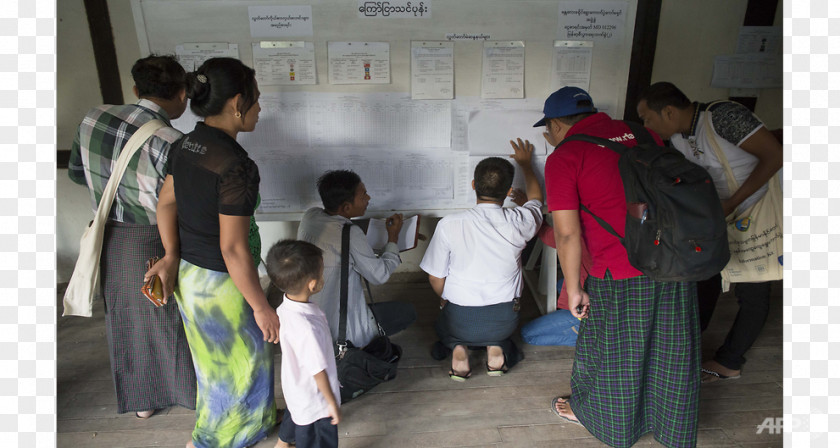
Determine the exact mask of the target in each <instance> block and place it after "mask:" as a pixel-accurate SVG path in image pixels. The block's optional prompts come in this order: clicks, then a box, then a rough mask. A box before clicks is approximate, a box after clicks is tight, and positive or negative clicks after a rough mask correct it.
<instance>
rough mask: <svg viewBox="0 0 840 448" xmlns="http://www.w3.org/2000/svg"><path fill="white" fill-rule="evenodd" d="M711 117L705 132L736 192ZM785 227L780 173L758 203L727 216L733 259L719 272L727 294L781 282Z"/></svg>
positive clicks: (774, 177)
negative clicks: (739, 286)
mask: <svg viewBox="0 0 840 448" xmlns="http://www.w3.org/2000/svg"><path fill="white" fill-rule="evenodd" d="M709 115H710V114H706V133H707V136H708V138H709V142H710V143H711V145H712V147H713V149H714V150H715V154H717V157H718V159H719V160H720V163H721V165H723V167H724V169H725V170H726V181H727V182H726V183H727V185H728V187H729V191H730V192H731V193H734V192H735V191H736V190H737V189H738V187H739V186H738V183H737V182H736V181H735V173H733V172H732V167H730V166H729V162H728V161H727V159H726V156H725V155H724V154H723V150H722V149H721V148H720V145H718V143H717V141H716V140H715V135H714V133H713V131H712V124H711V120H710V118H709ZM782 224H783V221H782V189H781V187H780V186H779V175H778V173H777V174H774V175H773V177H771V178H770V180H769V181H768V182H767V193H765V194H764V196H762V197H761V199H759V200H758V202H756V203H755V204H753V205H752V206H751V207H750V208H749V209H747V210H744V211H743V212H741V213H737V211H736V212H733V213H732V214H731V215H729V216H727V217H726V230H727V234H728V236H729V252H730V254H731V257H730V258H729V263H728V264H727V265H726V267H725V268H723V271H721V273H720V275H721V277H722V279H721V280H722V284H723V290H724V291H726V290H728V289H729V288H728V285H729V284H730V283H753V282H766V281H771V280H781V279H782V276H783V275H784V269H783V268H782V258H781V257H782V254H783V253H784V245H783V240H782V236H783V232H782Z"/></svg>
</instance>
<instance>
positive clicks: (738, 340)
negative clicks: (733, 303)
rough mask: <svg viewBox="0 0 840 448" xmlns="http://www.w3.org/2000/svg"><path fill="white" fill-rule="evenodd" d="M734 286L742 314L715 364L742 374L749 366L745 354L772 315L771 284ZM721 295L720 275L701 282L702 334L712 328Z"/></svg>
mask: <svg viewBox="0 0 840 448" xmlns="http://www.w3.org/2000/svg"><path fill="white" fill-rule="evenodd" d="M734 286H735V297H736V298H737V299H738V305H739V309H738V314H737V315H736V316H735V322H733V323H732V328H730V329H729V334H727V335H726V339H725V340H724V341H723V345H721V346H720V348H718V350H717V352H716V353H715V357H714V360H715V361H717V362H718V363H720V364H721V365H722V366H724V367H726V368H728V369H733V370H741V366H743V365H744V363H745V362H747V360H746V358H744V353H746V352H747V350H749V349H750V347H752V345H753V343H754V342H755V340H756V339H757V338H758V335H759V334H760V333H761V330H762V329H763V328H764V324H765V322H767V315H768V314H769V313H770V282H761V283H735V284H734ZM720 293H721V289H720V275H719V274H718V275H715V276H714V277H712V278H710V279H708V280H703V281H700V282H697V300H698V302H699V303H698V305H699V311H700V331H705V330H706V327H708V326H709V321H710V320H711V319H712V314H713V313H714V311H715V305H717V300H718V297H720Z"/></svg>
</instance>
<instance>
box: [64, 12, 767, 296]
mask: <svg viewBox="0 0 840 448" xmlns="http://www.w3.org/2000/svg"><path fill="white" fill-rule="evenodd" d="M746 4H747V0H706V1H703V2H686V1H684V0H663V2H662V13H661V18H660V27H659V39H658V43H657V50H656V57H655V59H654V67H653V81H654V82H656V81H671V82H674V83H675V84H676V85H677V86H679V87H680V88H681V89H682V90H683V91H684V92H685V93H686V95H688V96H689V97H690V98H692V99H695V100H699V101H709V100H712V99H717V98H725V97H727V96H728V95H729V93H728V91H727V90H726V89H716V88H712V87H709V82H710V80H711V73H712V66H713V63H714V56H715V55H717V54H727V53H732V52H733V51H734V48H735V42H736V38H737V35H738V29H739V28H740V26H741V23H742V22H743V17H744V11H745V10H746ZM436 5H438V4H436ZM439 5H444V3H443V2H441V3H439ZM57 7H58V11H57V12H58V18H59V22H58V92H57V95H58V113H57V120H58V134H57V136H58V147H59V148H60V149H66V148H69V147H70V143H71V142H72V138H73V132H75V128H76V126H77V125H78V122H79V120H81V118H82V117H83V116H84V112H85V111H86V110H87V109H88V108H90V107H92V106H95V105H98V104H99V103H101V101H102V100H101V96H100V93H99V90H98V82H97V81H96V80H97V77H96V67H95V64H94V62H93V51H92V49H91V43H90V35H89V32H88V26H87V20H86V18H85V14H84V6H83V2H82V0H61V1H60V2H57ZM108 7H109V9H110V14H111V21H112V25H113V28H114V44H115V46H116V49H117V59H118V65H119V71H120V75H121V79H122V89H123V95H124V98H125V101H126V102H129V101H133V100H134V95H133V93H132V91H131V88H132V86H133V83H132V81H131V72H130V71H131V65H132V64H133V63H134V61H135V60H137V59H138V58H140V57H141V55H140V48H139V44H138V43H137V33H136V32H135V29H134V19H133V16H132V12H131V6H130V2H128V1H125V0H109V1H108ZM441 7H442V6H441ZM781 11H782V5H781V4H780V5H779V7H778V8H777V14H776V24H781V17H782V12H781ZM782 106H783V103H782V89H762V90H761V94H760V96H759V99H758V103H757V107H756V114H757V115H758V116H759V117H760V118H761V119H762V120H764V121H765V123H767V125H768V127H769V128H771V129H774V128H778V127H781V125H782ZM57 179H58V180H57V185H56V195H57V226H56V229H57V230H56V232H57V235H56V236H57V238H56V241H57V264H56V265H57V270H58V272H57V281H58V282H66V281H67V280H68V279H69V278H70V274H71V273H72V269H73V263H74V262H75V259H76V257H77V255H78V239H79V237H80V236H81V234H82V231H83V229H84V227H85V225H86V224H87V223H88V222H89V220H90V219H91V217H92V212H91V207H90V199H89V196H88V193H87V189H86V188H85V187H83V186H79V185H76V184H74V183H72V182H70V181H69V180H68V178H67V170H58V173H57ZM436 221H437V220H436V219H426V220H423V221H422V224H421V229H420V231H421V233H423V234H425V235H428V236H431V235H432V233H433V232H434V224H435V223H436ZM260 228H261V235H262V239H263V248H264V251H267V250H268V248H269V247H270V245H271V244H272V243H273V242H275V241H277V240H279V239H282V238H289V237H293V236H294V235H295V233H296V231H297V223H289V222H287V223H283V222H260ZM425 247H426V243H422V242H421V243H420V246H419V247H418V249H416V250H412V251H409V252H405V253H403V254H402V258H403V264H402V265H401V266H400V268H399V270H398V272H401V273H409V272H411V273H416V272H418V271H419V268H418V266H417V265H418V264H419V262H420V260H421V259H422V256H423V253H424V250H425Z"/></svg>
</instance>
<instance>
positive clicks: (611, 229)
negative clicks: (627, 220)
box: [580, 204, 624, 243]
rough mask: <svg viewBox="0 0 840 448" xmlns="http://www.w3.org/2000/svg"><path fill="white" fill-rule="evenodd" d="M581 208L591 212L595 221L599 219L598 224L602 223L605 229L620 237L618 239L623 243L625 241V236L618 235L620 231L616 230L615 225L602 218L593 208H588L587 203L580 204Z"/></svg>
mask: <svg viewBox="0 0 840 448" xmlns="http://www.w3.org/2000/svg"><path fill="white" fill-rule="evenodd" d="M580 209H581V210H583V211H585V212H586V213H589V214H590V215H591V216H592V217H593V218H595V221H598V224H600V225H601V227H603V228H604V230H606V231H607V232H609V233H610V234H611V235H612V236H614V237H616V238H618V239H619V240H620V241H621V242H622V243H623V242H624V238H622V237H621V236H619V235H618V232H616V231H615V228H613V226H611V225H610V223H608V222H606V221H604V219H603V218H601V217H600V216H598V215H596V214H595V213H592V210H589V209H588V208H586V206H585V205H583V204H580Z"/></svg>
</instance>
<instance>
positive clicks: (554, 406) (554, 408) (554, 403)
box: [551, 396, 583, 426]
mask: <svg viewBox="0 0 840 448" xmlns="http://www.w3.org/2000/svg"><path fill="white" fill-rule="evenodd" d="M560 400H563V403H565V402H567V401H568V400H566V399H565V398H563V397H562V396H560V397H554V399H553V400H551V412H553V413H554V415H556V416H558V417H560V418H562V419H563V420H565V421H567V422H569V423H572V424H574V425H578V426H583V423H581V422H579V421H577V420H572V419H570V418H569V417H566V416H564V415H560V411H558V410H557V402H558V401H560Z"/></svg>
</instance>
